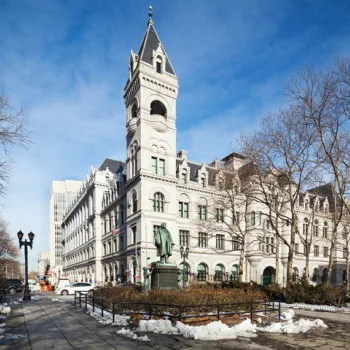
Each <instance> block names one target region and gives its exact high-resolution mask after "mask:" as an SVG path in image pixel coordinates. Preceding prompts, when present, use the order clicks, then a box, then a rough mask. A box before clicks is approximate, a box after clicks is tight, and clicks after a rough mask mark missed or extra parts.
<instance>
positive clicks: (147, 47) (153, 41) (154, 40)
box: [138, 19, 176, 76]
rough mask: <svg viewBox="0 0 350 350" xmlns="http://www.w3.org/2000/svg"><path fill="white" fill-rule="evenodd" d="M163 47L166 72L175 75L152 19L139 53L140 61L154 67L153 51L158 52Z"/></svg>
mask: <svg viewBox="0 0 350 350" xmlns="http://www.w3.org/2000/svg"><path fill="white" fill-rule="evenodd" d="M159 45H160V46H161V48H162V50H163V51H164V55H165V58H166V62H165V71H166V72H167V73H169V74H172V75H175V76H176V74H175V71H174V69H173V67H172V65H171V63H170V61H169V58H168V55H167V54H166V52H165V49H164V47H163V45H162V43H161V41H160V39H159V36H158V34H157V32H156V30H155V28H154V25H153V21H152V19H149V21H148V25H147V30H146V33H145V36H144V37H143V40H142V43H141V46H140V49H139V52H138V57H139V61H143V62H145V63H148V64H150V65H153V62H152V57H153V51H156V50H157V49H158V47H159Z"/></svg>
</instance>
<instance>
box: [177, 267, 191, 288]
mask: <svg viewBox="0 0 350 350" xmlns="http://www.w3.org/2000/svg"><path fill="white" fill-rule="evenodd" d="M184 268H185V271H184ZM179 270H180V279H181V281H185V283H186V282H188V275H189V271H190V268H189V266H188V264H187V263H185V265H184V263H181V264H180V266H179ZM181 286H182V285H181Z"/></svg>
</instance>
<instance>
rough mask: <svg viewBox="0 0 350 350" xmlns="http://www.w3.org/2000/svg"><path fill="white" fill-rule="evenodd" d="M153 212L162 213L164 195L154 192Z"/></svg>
mask: <svg viewBox="0 0 350 350" xmlns="http://www.w3.org/2000/svg"><path fill="white" fill-rule="evenodd" d="M153 211H159V212H161V213H163V212H164V195H163V194H162V193H160V192H156V193H155V194H154V196H153Z"/></svg>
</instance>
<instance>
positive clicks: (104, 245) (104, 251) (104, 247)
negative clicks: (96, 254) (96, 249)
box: [103, 243, 107, 255]
mask: <svg viewBox="0 0 350 350" xmlns="http://www.w3.org/2000/svg"><path fill="white" fill-rule="evenodd" d="M103 255H107V250H106V243H103Z"/></svg>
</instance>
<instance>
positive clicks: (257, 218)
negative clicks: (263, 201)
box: [256, 211, 261, 226]
mask: <svg viewBox="0 0 350 350" xmlns="http://www.w3.org/2000/svg"><path fill="white" fill-rule="evenodd" d="M256 224H257V225H259V226H260V225H261V212H260V211H258V212H257V213H256Z"/></svg>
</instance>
